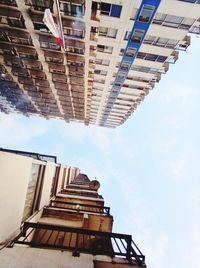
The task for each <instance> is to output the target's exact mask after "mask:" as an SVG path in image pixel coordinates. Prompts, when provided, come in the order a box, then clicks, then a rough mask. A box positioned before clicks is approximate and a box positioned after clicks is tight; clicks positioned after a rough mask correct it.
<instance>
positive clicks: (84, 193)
mask: <svg viewBox="0 0 200 268" xmlns="http://www.w3.org/2000/svg"><path fill="white" fill-rule="evenodd" d="M60 193H61V194H68V195H78V196H85V197H93V198H99V199H103V197H102V195H99V194H98V193H96V192H94V193H89V192H78V191H74V190H71V189H70V188H69V189H62V190H61V192H60Z"/></svg>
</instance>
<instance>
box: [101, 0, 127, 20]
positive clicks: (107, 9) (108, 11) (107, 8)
mask: <svg viewBox="0 0 200 268" xmlns="http://www.w3.org/2000/svg"><path fill="white" fill-rule="evenodd" d="M121 10H122V6H120V5H114V4H108V3H105V2H101V15H107V16H111V17H117V18H119V17H120V15H121Z"/></svg>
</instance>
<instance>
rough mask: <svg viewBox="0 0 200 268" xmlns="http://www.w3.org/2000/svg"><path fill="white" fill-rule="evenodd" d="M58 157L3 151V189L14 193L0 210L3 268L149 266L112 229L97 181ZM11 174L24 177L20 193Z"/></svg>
mask: <svg viewBox="0 0 200 268" xmlns="http://www.w3.org/2000/svg"><path fill="white" fill-rule="evenodd" d="M56 159H57V158H56V157H55V156H52V155H42V154H38V153H33V152H23V151H15V150H6V149H1V150H0V161H2V160H4V161H2V163H3V165H2V169H1V170H2V174H1V177H2V176H3V178H4V179H6V181H5V183H4V190H5V191H7V189H8V188H9V192H10V194H11V195H10V196H9V200H8V201H7V206H6V208H4V209H3V208H2V209H0V212H1V215H2V216H3V218H2V219H3V221H2V223H0V243H1V246H2V247H1V251H0V263H1V265H2V267H8V266H7V265H8V264H9V265H10V267H21V268H23V267H27V268H29V267H35V268H36V267H42V266H44V265H46V267H60V264H61V263H62V265H63V266H62V267H66V268H67V267H94V268H95V267H113V266H114V267H118V268H120V267H122V266H123V267H132V266H134V267H136V268H138V267H146V264H145V256H144V255H143V254H142V253H141V251H140V250H139V248H138V247H137V245H136V244H135V242H134V241H133V238H132V236H131V235H127V234H122V233H116V232H113V231H112V229H113V216H112V215H111V214H110V207H107V206H105V205H104V199H103V197H102V196H101V195H100V194H99V193H98V189H99V187H100V183H99V181H98V180H96V179H95V180H90V179H89V178H88V176H87V175H85V174H82V173H80V170H79V169H78V168H71V167H67V166H65V165H61V164H58V163H57V162H56ZM9 165H11V166H12V168H10V170H9V169H8V166H9ZM13 174H18V175H19V176H20V178H18V179H20V182H18V184H19V186H20V188H19V189H18V191H16V188H15V179H16V178H15V177H13ZM27 175H28V176H27ZM2 196H4V198H5V199H4V200H3V201H4V202H5V201H6V196H5V194H3V193H2ZM49 197H50V198H49ZM11 208H12V209H13V210H14V211H16V212H18V213H16V214H13V212H12V209H11ZM13 256H17V257H15V258H13ZM56 256H57V257H56Z"/></svg>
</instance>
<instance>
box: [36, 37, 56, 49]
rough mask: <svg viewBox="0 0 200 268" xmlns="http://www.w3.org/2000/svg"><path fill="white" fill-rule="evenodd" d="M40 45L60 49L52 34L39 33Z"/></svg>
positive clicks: (45, 47)
mask: <svg viewBox="0 0 200 268" xmlns="http://www.w3.org/2000/svg"><path fill="white" fill-rule="evenodd" d="M39 42H40V47H41V48H44V49H51V50H57V51H60V45H59V44H58V43H57V41H56V38H55V37H53V36H52V35H41V34H40V35H39Z"/></svg>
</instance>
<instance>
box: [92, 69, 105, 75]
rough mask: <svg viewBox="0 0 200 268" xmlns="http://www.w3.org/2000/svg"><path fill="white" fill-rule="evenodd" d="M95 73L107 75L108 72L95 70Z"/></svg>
mask: <svg viewBox="0 0 200 268" xmlns="http://www.w3.org/2000/svg"><path fill="white" fill-rule="evenodd" d="M94 73H95V74H100V75H104V76H106V75H107V72H106V71H104V70H94Z"/></svg>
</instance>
